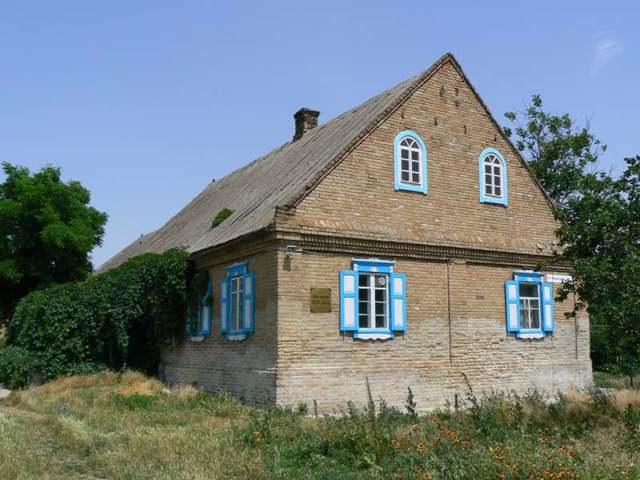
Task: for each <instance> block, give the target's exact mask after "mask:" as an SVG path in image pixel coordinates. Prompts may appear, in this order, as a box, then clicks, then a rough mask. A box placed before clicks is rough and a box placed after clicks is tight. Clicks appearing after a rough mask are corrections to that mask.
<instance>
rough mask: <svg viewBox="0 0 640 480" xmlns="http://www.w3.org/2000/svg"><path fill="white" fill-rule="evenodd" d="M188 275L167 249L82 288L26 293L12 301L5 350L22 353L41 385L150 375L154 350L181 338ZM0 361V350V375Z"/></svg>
mask: <svg viewBox="0 0 640 480" xmlns="http://www.w3.org/2000/svg"><path fill="white" fill-rule="evenodd" d="M191 276H193V273H192V269H191V267H190V265H189V262H188V255H187V253H186V252H184V251H182V250H179V249H172V250H169V251H167V252H166V253H164V254H162V255H158V254H151V253H149V254H144V255H140V256H138V257H134V258H132V259H130V260H129V261H127V262H126V263H124V264H122V265H121V266H119V267H117V268H114V269H112V270H109V271H107V272H105V273H103V274H100V275H97V276H94V277H91V278H89V279H88V280H86V281H83V282H78V283H67V284H63V285H58V286H55V287H52V288H48V289H46V290H40V291H36V292H33V293H31V294H30V295H28V296H26V297H25V298H24V299H22V300H21V301H20V302H19V303H18V306H17V308H16V311H15V314H14V315H13V317H12V319H11V322H10V323H9V327H8V330H7V348H10V347H19V348H21V349H22V350H21V353H25V352H27V353H29V354H30V355H31V356H32V359H31V361H33V365H34V368H35V369H37V370H38V371H39V373H41V374H42V377H43V378H44V379H45V380H48V379H52V378H55V377H58V376H61V375H66V374H69V373H74V372H76V371H91V370H94V369H99V368H113V369H121V368H123V367H125V366H126V367H131V368H135V369H139V370H143V371H145V372H147V373H154V372H155V370H156V369H157V365H158V362H159V355H160V348H161V345H162V344H163V343H166V342H168V341H173V340H174V339H181V338H183V336H184V329H185V315H184V313H185V302H186V298H187V284H188V283H190V282H189V278H190V277H191ZM23 356H24V355H23ZM4 357H5V363H6V361H7V360H6V357H7V356H6V355H4ZM10 357H11V358H18V356H17V355H11V356H10ZM2 362H3V352H0V376H1V375H2V371H3V367H2ZM4 370H6V371H13V372H15V368H13V369H12V368H10V366H9V367H6V366H5V368H4ZM25 381H26V379H25ZM2 382H3V379H2V378H0V383H2ZM13 383H14V384H16V383H20V382H16V381H15V379H13Z"/></svg>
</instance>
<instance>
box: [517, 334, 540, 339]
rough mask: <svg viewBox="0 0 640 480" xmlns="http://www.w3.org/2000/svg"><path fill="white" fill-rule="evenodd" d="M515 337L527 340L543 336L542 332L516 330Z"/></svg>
mask: <svg viewBox="0 0 640 480" xmlns="http://www.w3.org/2000/svg"><path fill="white" fill-rule="evenodd" d="M516 337H518V338H523V339H529V340H536V339H537V340H539V339H541V338H544V332H518V333H516Z"/></svg>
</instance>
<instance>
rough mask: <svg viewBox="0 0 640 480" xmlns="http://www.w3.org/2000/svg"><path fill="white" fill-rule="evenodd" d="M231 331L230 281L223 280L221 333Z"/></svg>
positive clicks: (221, 283) (221, 289)
mask: <svg viewBox="0 0 640 480" xmlns="http://www.w3.org/2000/svg"><path fill="white" fill-rule="evenodd" d="M228 331H229V281H228V279H226V278H225V279H223V280H222V281H221V282H220V332H222V333H227V332H228Z"/></svg>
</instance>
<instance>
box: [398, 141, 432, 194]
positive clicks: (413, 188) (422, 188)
mask: <svg viewBox="0 0 640 480" xmlns="http://www.w3.org/2000/svg"><path fill="white" fill-rule="evenodd" d="M407 137H409V138H412V139H413V140H415V141H416V142H418V145H420V149H421V150H422V151H421V154H422V155H421V157H422V158H421V168H422V183H421V184H420V185H412V184H409V183H402V176H401V166H402V164H401V159H400V143H401V142H402V140H404V139H405V138H407ZM427 155H428V153H427V146H426V145H425V143H424V140H422V137H421V136H420V135H418V134H417V133H416V132H414V131H413V130H403V131H402V132H400V133H398V135H396V138H395V140H394V142H393V162H394V171H395V189H396V190H407V191H410V192H420V193H425V194H426V193H427V191H428V183H429V182H428V176H427Z"/></svg>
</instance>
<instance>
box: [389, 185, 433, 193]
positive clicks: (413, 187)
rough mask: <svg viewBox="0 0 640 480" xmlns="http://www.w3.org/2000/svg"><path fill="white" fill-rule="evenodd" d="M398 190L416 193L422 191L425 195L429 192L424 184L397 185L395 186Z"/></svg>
mask: <svg viewBox="0 0 640 480" xmlns="http://www.w3.org/2000/svg"><path fill="white" fill-rule="evenodd" d="M395 189H396V191H397V192H414V193H421V194H423V195H426V194H427V191H426V190H425V188H424V186H420V185H403V184H400V185H396V187H395Z"/></svg>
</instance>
